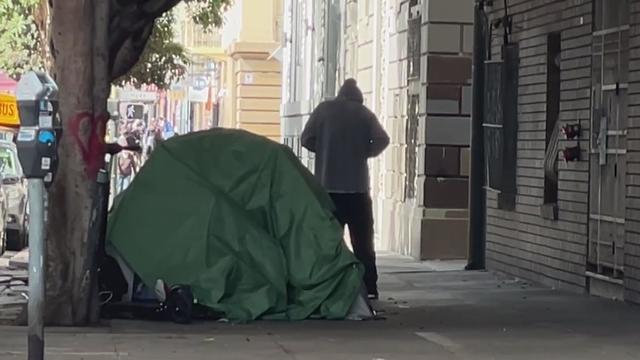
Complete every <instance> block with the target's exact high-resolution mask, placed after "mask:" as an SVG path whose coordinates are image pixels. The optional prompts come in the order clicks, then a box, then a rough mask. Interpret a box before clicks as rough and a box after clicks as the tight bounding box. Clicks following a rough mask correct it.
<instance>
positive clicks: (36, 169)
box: [16, 72, 62, 360]
mask: <svg viewBox="0 0 640 360" xmlns="http://www.w3.org/2000/svg"><path fill="white" fill-rule="evenodd" d="M16 99H17V101H18V112H19V114H20V130H19V132H18V136H17V138H16V146H17V147H18V158H19V159H20V163H21V164H22V168H23V169H24V174H25V176H26V177H27V179H28V181H29V304H28V309H27V317H28V325H29V328H28V341H27V344H28V349H27V354H28V359H29V360H43V359H44V306H45V304H44V302H45V278H44V264H45V255H46V253H45V239H44V226H45V186H46V185H50V184H51V183H52V182H53V178H54V176H55V173H56V170H57V167H58V139H59V138H60V135H61V130H62V127H61V124H60V121H59V118H58V87H57V86H56V83H55V82H54V81H53V79H51V77H50V76H49V75H47V74H45V73H43V72H28V73H26V74H24V75H23V76H22V78H21V79H20V81H19V82H18V87H17V89H16Z"/></svg>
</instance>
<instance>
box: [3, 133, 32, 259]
mask: <svg viewBox="0 0 640 360" xmlns="http://www.w3.org/2000/svg"><path fill="white" fill-rule="evenodd" d="M0 175H1V176H2V188H3V190H4V195H5V203H6V205H5V206H6V225H5V227H4V228H5V229H6V231H5V234H4V235H5V236H6V247H7V249H8V250H14V251H19V250H22V249H24V248H25V247H27V244H28V214H27V203H28V201H27V199H28V194H27V181H26V179H25V177H24V173H23V171H22V166H20V161H19V160H18V150H17V148H16V146H15V144H14V143H13V142H10V141H0Z"/></svg>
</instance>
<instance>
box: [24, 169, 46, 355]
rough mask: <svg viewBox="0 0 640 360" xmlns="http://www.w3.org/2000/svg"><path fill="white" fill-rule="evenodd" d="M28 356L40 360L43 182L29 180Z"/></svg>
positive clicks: (42, 316) (42, 302) (42, 330)
mask: <svg viewBox="0 0 640 360" xmlns="http://www.w3.org/2000/svg"><path fill="white" fill-rule="evenodd" d="M29 211H30V221H29V305H28V325H29V329H28V336H29V338H28V354H29V356H28V359H29V360H42V359H44V297H45V293H44V292H45V283H44V254H45V243H44V218H45V215H44V214H45V211H44V181H43V180H42V179H29Z"/></svg>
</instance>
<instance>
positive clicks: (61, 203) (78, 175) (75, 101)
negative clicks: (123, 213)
mask: <svg viewBox="0 0 640 360" xmlns="http://www.w3.org/2000/svg"><path fill="white" fill-rule="evenodd" d="M96 1H106V0H93V1H92V0H74V1H69V0H55V1H53V2H52V13H51V15H52V19H51V35H52V45H53V46H52V55H53V59H54V65H53V68H54V77H55V79H56V82H57V83H58V87H59V88H60V94H59V96H60V109H59V110H60V117H61V119H62V123H63V136H62V140H61V142H60V148H59V157H60V164H59V169H58V174H57V175H56V179H55V182H54V184H53V186H52V188H51V191H50V194H49V199H50V201H49V211H48V228H47V307H46V321H47V323H48V324H55V325H84V324H88V323H89V322H90V320H91V307H90V302H91V297H92V291H91V290H92V289H91V281H90V280H91V279H90V267H91V265H92V262H91V260H92V254H91V253H90V251H91V249H90V247H89V243H88V237H87V234H88V227H89V223H90V221H91V216H92V211H91V210H92V202H93V201H92V197H93V194H94V192H95V175H96V173H97V169H98V168H99V167H100V166H101V161H102V162H103V161H104V143H103V142H104V123H106V118H105V116H104V114H102V111H103V109H106V100H107V99H106V97H105V98H104V100H102V99H101V97H103V95H100V94H102V93H103V92H104V90H103V91H94V89H96V85H97V84H96V81H95V80H96V79H95V74H96V73H98V72H99V71H98V72H96V71H95V70H96V69H95V68H94V64H99V62H98V61H95V58H94V52H95V48H94V46H95V41H96V39H95V38H94V34H95V33H96V32H95V31H93V29H94V28H93V24H94V22H95V16H94V5H95V2H96ZM107 86H108V85H107ZM107 96H108V91H107ZM102 103H103V104H102ZM88 260H89V261H88Z"/></svg>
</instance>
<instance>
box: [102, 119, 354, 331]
mask: <svg viewBox="0 0 640 360" xmlns="http://www.w3.org/2000/svg"><path fill="white" fill-rule="evenodd" d="M332 210H333V205H332V202H331V200H330V198H329V197H328V195H327V194H326V193H325V192H324V190H323V189H322V188H321V187H320V186H319V185H318V183H317V182H316V181H315V179H314V178H313V176H312V175H311V174H310V173H309V172H308V171H307V169H306V168H304V166H303V165H302V164H301V163H300V162H299V161H298V159H297V158H296V157H295V155H294V154H293V153H292V152H291V151H290V150H289V149H288V148H286V147H285V146H284V145H281V144H278V143H275V142H272V141H270V140H267V139H265V138H262V137H260V136H257V135H252V134H249V133H247V132H244V131H240V130H225V129H214V130H208V131H204V132H198V133H191V134H188V135H184V136H178V137H174V138H172V139H170V140H168V141H165V142H163V143H162V144H161V145H159V147H158V148H157V149H156V150H155V151H154V152H153V154H152V156H151V157H150V159H149V160H148V161H147V163H146V164H145V166H144V167H143V168H142V170H141V171H140V173H139V174H138V175H137V177H136V178H135V179H134V181H133V182H132V184H131V185H130V186H129V188H128V189H127V190H126V191H124V192H123V193H122V194H121V196H120V197H119V198H118V199H117V201H116V202H115V203H114V207H113V210H112V213H111V215H110V219H109V227H108V233H107V241H108V244H107V245H108V251H111V252H112V253H117V254H118V255H119V256H122V258H123V259H124V260H125V261H126V262H127V263H128V265H129V266H130V267H131V268H132V269H133V271H134V272H135V273H136V274H138V276H140V278H141V279H142V280H143V281H144V283H145V284H146V286H148V287H150V288H152V287H153V286H154V284H155V283H156V282H157V281H158V280H163V281H165V282H166V283H167V284H168V285H169V286H174V285H188V286H191V288H192V290H193V293H194V295H195V298H196V300H197V302H198V303H200V304H202V305H206V306H208V307H210V308H212V309H213V310H215V311H219V312H222V313H224V314H225V315H226V317H227V318H228V319H230V320H232V321H238V322H244V321H250V320H254V319H259V318H262V319H282V320H302V319H307V318H325V319H344V318H346V317H347V315H348V314H349V309H350V308H351V306H352V305H353V304H354V302H355V301H356V299H357V297H358V296H359V291H360V289H361V283H362V274H363V270H362V266H361V265H360V263H359V262H358V261H357V260H356V258H355V257H354V255H353V254H352V253H351V251H350V250H349V249H348V248H347V247H346V245H345V243H344V241H343V239H342V229H341V227H340V225H339V224H338V223H337V221H336V220H335V218H334V217H333V215H332Z"/></svg>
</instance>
